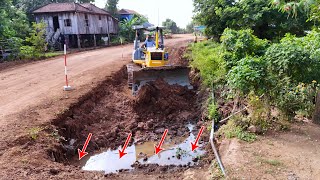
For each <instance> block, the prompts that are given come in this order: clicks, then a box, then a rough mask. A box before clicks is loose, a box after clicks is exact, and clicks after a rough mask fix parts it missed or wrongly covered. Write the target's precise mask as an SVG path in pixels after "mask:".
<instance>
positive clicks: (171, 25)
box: [162, 19, 179, 34]
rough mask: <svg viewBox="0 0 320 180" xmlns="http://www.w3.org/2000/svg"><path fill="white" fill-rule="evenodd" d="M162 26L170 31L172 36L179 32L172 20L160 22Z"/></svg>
mask: <svg viewBox="0 0 320 180" xmlns="http://www.w3.org/2000/svg"><path fill="white" fill-rule="evenodd" d="M162 26H164V27H165V28H166V29H168V30H170V31H171V32H172V33H173V34H176V33H178V32H179V27H178V26H177V23H176V22H174V21H173V20H172V19H166V20H165V21H164V22H162Z"/></svg>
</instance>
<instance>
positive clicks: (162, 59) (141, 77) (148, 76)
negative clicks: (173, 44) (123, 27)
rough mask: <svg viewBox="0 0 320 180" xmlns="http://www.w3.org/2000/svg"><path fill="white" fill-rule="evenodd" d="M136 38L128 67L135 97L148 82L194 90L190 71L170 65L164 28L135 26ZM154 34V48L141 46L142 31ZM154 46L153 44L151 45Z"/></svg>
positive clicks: (129, 81)
mask: <svg viewBox="0 0 320 180" xmlns="http://www.w3.org/2000/svg"><path fill="white" fill-rule="evenodd" d="M133 29H134V30H135V31H136V38H135V40H134V50H133V53H132V62H131V63H130V64H128V65H127V70H128V85H129V88H131V89H132V94H133V95H135V94H136V93H137V92H138V91H139V89H140V88H141V87H142V86H143V85H145V84H146V83H147V82H150V81H155V80H157V79H163V80H164V81H166V82H167V83H168V84H170V85H173V84H178V85H181V86H187V87H188V88H189V89H192V86H191V85H190V81H189V72H190V69H189V68H188V67H185V66H177V65H171V64H169V53H168V52H167V50H166V48H165V46H164V38H163V28H161V27H154V26H148V25H140V26H134V27H133ZM141 30H142V31H144V32H149V33H154V34H155V41H154V43H153V44H154V46H152V47H150V45H149V46H146V44H145V43H143V44H142V46H141V45H140V41H139V35H138V34H139V33H138V32H140V31H141ZM151 44H152V43H151Z"/></svg>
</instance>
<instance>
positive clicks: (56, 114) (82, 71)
mask: <svg viewBox="0 0 320 180" xmlns="http://www.w3.org/2000/svg"><path fill="white" fill-rule="evenodd" d="M190 38H192V36H188V35H187V36H185V35H184V36H178V37H177V38H174V39H172V40H170V41H169V40H168V43H167V44H168V46H173V45H174V46H176V47H181V46H185V45H186V42H187V41H189V39H190ZM122 49H123V50H122ZM126 49H127V50H128V51H126ZM130 49H131V45H126V46H124V47H111V48H108V49H101V50H95V51H92V52H91V51H90V52H82V53H77V54H73V55H70V56H69V69H70V77H71V80H70V83H71V85H72V86H73V87H76V89H75V90H74V91H71V92H63V91H62V90H61V89H62V86H63V81H62V80H61V79H60V78H58V77H60V76H61V77H63V71H60V70H61V68H62V69H63V63H61V61H60V59H59V58H56V59H55V58H53V59H52V60H48V61H39V62H35V63H30V64H24V65H21V66H16V67H13V68H11V69H10V68H9V69H6V70H4V71H2V73H1V75H0V79H1V82H2V83H1V85H0V88H1V91H2V94H1V95H0V99H1V101H0V107H1V108H0V109H1V112H0V117H1V121H0V133H1V136H2V137H3V138H2V139H1V144H2V146H1V148H0V168H1V171H0V177H2V178H0V179H3V178H4V179H65V178H68V179H100V178H103V177H104V175H103V173H100V172H86V171H81V170H80V168H79V167H78V166H74V165H72V164H73V160H72V158H70V157H76V156H77V154H76V151H75V150H76V149H77V148H81V147H82V145H83V143H84V140H85V138H86V136H87V135H88V133H90V132H91V133H94V135H93V137H92V140H91V141H90V145H89V147H88V149H87V151H88V152H93V151H94V150H99V149H100V148H103V147H112V148H116V147H118V146H119V145H122V144H123V142H124V140H125V138H126V136H127V134H128V133H129V132H132V133H134V138H141V139H142V141H144V140H146V139H147V138H150V137H151V138H155V139H158V138H159V136H161V135H160V134H161V133H159V132H160V130H159V129H160V128H165V127H164V124H165V123H164V120H162V121H160V122H159V123H157V122H153V123H152V126H150V127H148V126H144V125H143V126H142V125H141V124H142V123H140V124H139V121H141V120H142V117H143V116H145V114H141V113H140V114H139V112H135V110H134V107H135V106H137V104H139V101H136V100H135V99H134V98H132V96H131V92H130V90H128V89H127V87H126V82H125V77H126V76H125V73H124V69H122V70H120V71H119V69H120V68H119V67H122V66H123V65H125V64H127V63H128V61H129V59H130V52H129V51H131V50H130ZM122 52H126V53H125V56H124V57H125V59H126V60H123V59H122V58H121V54H122ZM89 61H90V62H89ZM112 72H116V74H115V75H112V76H110V74H111V73H112ZM103 79H107V80H103ZM102 80H103V81H102ZM189 93H190V94H191V96H193V95H195V94H194V92H189ZM178 100H180V99H178ZM187 104H190V103H187ZM190 108H192V107H190V106H188V107H186V109H187V110H189V109H190ZM194 112H196V111H195V110H193V111H192V114H193V113H194ZM177 113H178V111H177V112H175V113H174V112H171V114H173V116H172V120H173V119H175V118H177V121H182V120H183V119H184V118H185V119H188V118H189V117H187V116H186V115H184V116H183V117H180V116H179V115H177ZM152 117H153V119H159V118H160V117H161V116H159V113H155V114H154V115H153V116H151V115H150V116H149V118H150V119H148V120H147V121H150V123H151V122H152V120H151V118H152ZM144 124H145V123H144ZM139 125H140V126H139ZM153 125H154V127H153ZM177 127H179V128H178V129H175V131H176V132H177V133H179V132H180V133H182V134H183V133H184V130H185V129H183V128H180V126H177ZM156 128H158V129H156ZM169 128H170V127H169ZM172 129H173V128H172ZM156 130H158V131H157V132H155V131H156ZM144 132H146V133H144ZM172 132H174V130H172ZM139 133H140V134H139ZM146 134H147V135H146ZM150 134H153V136H151V135H150ZM70 139H75V140H76V142H75V144H74V147H72V148H70V147H69V146H68V141H69V140H70ZM61 162H62V163H61ZM154 167H156V166H154ZM168 168H170V167H168ZM199 168H200V167H199ZM137 169H139V168H137ZM142 169H144V168H142ZM146 169H151V170H150V171H153V170H152V169H159V171H160V170H161V169H162V170H163V168H152V167H150V168H146ZM178 169H179V167H178V168H177V172H178V171H180V170H178ZM147 171H149V170H146V171H145V170H142V172H141V173H140V172H139V171H137V172H136V173H133V174H126V173H124V175H122V174H121V175H120V177H119V178H120V179H121V178H125V179H128V178H130V177H147V179H148V177H156V176H155V175H156V174H157V173H153V175H150V176H149V175H148V173H145V172H147ZM144 174H146V175H144ZM162 176H166V177H167V178H173V177H176V176H177V173H168V174H166V175H162ZM115 177H116V176H115Z"/></svg>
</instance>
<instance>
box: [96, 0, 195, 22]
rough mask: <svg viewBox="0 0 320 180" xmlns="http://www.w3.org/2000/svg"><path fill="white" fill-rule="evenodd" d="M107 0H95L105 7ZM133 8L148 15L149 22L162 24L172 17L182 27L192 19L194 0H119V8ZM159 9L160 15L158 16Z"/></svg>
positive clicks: (101, 6) (97, 3) (97, 4)
mask: <svg viewBox="0 0 320 180" xmlns="http://www.w3.org/2000/svg"><path fill="white" fill-rule="evenodd" d="M106 1H107V0H95V5H96V6H98V7H100V8H104V6H105V4H106ZM122 8H124V9H131V10H135V11H136V12H138V13H139V14H142V15H144V16H146V17H148V19H149V22H150V23H152V24H154V25H158V17H159V22H160V23H159V25H160V26H161V24H162V22H163V21H165V20H166V19H167V18H169V19H172V20H173V21H174V22H176V23H177V25H178V26H179V27H181V28H185V27H186V25H187V24H189V23H190V22H191V20H192V16H193V13H192V11H193V2H192V0H119V4H118V9H122ZM158 9H159V16H158Z"/></svg>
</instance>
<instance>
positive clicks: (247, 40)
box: [221, 28, 268, 69]
mask: <svg viewBox="0 0 320 180" xmlns="http://www.w3.org/2000/svg"><path fill="white" fill-rule="evenodd" d="M221 42H222V46H223V47H224V49H225V50H226V51H227V52H228V53H226V54H225V56H224V58H225V60H226V61H227V65H228V68H229V69H231V68H232V67H233V66H235V65H236V64H237V62H238V61H239V60H240V59H242V58H245V57H246V56H262V55H263V54H264V53H265V50H266V48H267V47H268V41H267V40H262V39H259V38H257V37H256V36H254V35H253V31H252V30H250V29H246V30H240V31H236V30H232V29H229V28H227V29H225V30H224V32H223V34H222V36H221Z"/></svg>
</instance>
